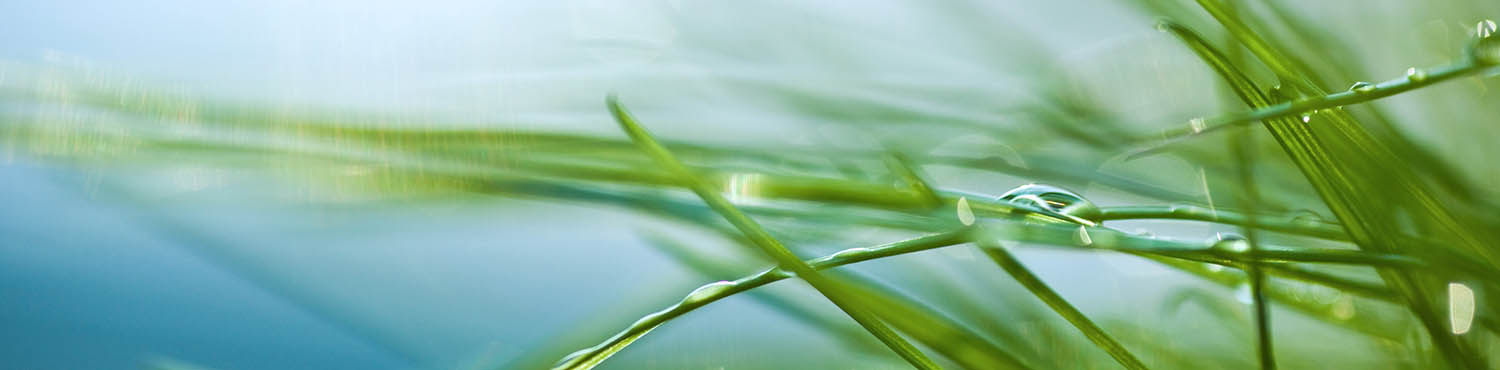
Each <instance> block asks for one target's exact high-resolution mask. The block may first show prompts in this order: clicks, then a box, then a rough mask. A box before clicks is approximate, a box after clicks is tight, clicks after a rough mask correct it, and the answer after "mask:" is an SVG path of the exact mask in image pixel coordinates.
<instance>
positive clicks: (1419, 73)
mask: <svg viewBox="0 0 1500 370" xmlns="http://www.w3.org/2000/svg"><path fill="white" fill-rule="evenodd" d="M1406 80H1407V81H1411V82H1422V81H1426V80H1427V71H1425V70H1422V69H1421V68H1417V67H1411V68H1407V69H1406Z"/></svg>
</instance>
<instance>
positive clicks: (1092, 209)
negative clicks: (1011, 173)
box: [1000, 184, 1104, 225]
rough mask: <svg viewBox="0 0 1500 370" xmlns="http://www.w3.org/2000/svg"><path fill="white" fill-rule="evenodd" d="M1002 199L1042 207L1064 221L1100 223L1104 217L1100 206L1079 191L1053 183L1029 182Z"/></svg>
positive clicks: (1089, 223) (1004, 195)
mask: <svg viewBox="0 0 1500 370" xmlns="http://www.w3.org/2000/svg"><path fill="white" fill-rule="evenodd" d="M1000 200H1002V201H1006V202H1010V203H1013V204H1021V205H1024V206H1030V207H1036V208H1040V209H1041V210H1043V211H1047V212H1049V213H1053V214H1050V215H1048V216H1051V217H1054V218H1061V219H1062V221H1068V222H1075V223H1080V224H1085V225H1094V224H1098V223H1099V222H1101V221H1102V220H1103V219H1104V213H1103V212H1102V211H1100V210H1099V206H1096V205H1094V202H1090V201H1089V200H1088V199H1083V197H1082V196H1079V195H1078V194H1077V193H1074V192H1071V191H1068V190H1066V189H1063V188H1059V187H1056V186H1051V185H1043V184H1027V185H1021V186H1020V187H1017V188H1015V189H1011V190H1010V191H1007V192H1005V194H1001V195H1000Z"/></svg>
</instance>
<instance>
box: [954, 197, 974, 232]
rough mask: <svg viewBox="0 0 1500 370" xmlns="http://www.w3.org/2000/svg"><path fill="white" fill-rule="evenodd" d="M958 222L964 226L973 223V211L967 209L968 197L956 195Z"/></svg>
mask: <svg viewBox="0 0 1500 370" xmlns="http://www.w3.org/2000/svg"><path fill="white" fill-rule="evenodd" d="M958 222H960V223H963V224H964V226H969V225H973V224H974V211H973V210H971V209H969V198H965V197H958Z"/></svg>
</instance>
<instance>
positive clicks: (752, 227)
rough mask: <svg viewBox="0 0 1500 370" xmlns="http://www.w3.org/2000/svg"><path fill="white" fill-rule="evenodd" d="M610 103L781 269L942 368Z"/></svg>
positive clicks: (919, 361) (917, 361) (665, 163)
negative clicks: (704, 180)
mask: <svg viewBox="0 0 1500 370" xmlns="http://www.w3.org/2000/svg"><path fill="white" fill-rule="evenodd" d="M607 103H608V106H609V109H610V113H612V114H613V115H614V117H615V120H617V121H619V123H620V126H621V128H623V129H624V130H625V132H626V133H627V134H629V135H630V138H631V140H633V141H635V142H636V144H638V145H640V146H641V149H642V150H643V151H645V152H646V154H647V155H649V156H651V157H652V158H653V159H655V160H656V161H657V162H658V164H660V165H661V166H662V167H664V168H666V169H667V170H668V172H670V173H672V174H674V175H676V176H678V177H679V178H680V179H682V180H683V181H684V182H686V183H687V186H688V188H689V189H690V190H692V191H693V192H694V193H696V194H698V197H699V198H702V199H703V201H704V202H705V203H708V205H709V207H710V208H713V209H714V211H717V212H718V213H719V214H720V215H722V216H723V217H724V218H725V219H726V220H728V221H729V223H730V224H732V225H734V227H735V228H737V229H739V230H740V231H741V232H743V233H745V236H746V237H748V238H749V240H750V242H751V243H753V244H754V245H755V246H756V247H759V248H760V249H761V252H762V253H765V254H766V255H767V256H769V257H770V258H771V259H772V260H774V261H776V263H777V264H778V265H780V266H781V267H783V268H786V269H787V270H789V271H791V272H792V273H794V274H796V275H797V277H799V278H801V279H803V280H804V281H807V283H808V284H809V285H812V286H813V288H814V289H817V290H818V292H820V293H822V294H823V295H824V296H825V297H827V298H828V300H829V301H831V302H833V304H834V305H836V306H838V307H839V309H841V310H843V311H844V312H845V313H847V314H848V315H849V317H850V318H853V319H854V321H856V322H858V323H859V324H860V326H863V327H864V328H865V329H866V330H868V331H869V332H870V334H872V335H874V336H875V337H876V338H877V339H880V341H881V342H882V343H885V345H886V346H887V347H890V348H891V350H892V351H895V352H896V354H898V355H900V356H901V358H903V359H905V360H906V361H907V362H908V363H911V364H912V366H915V367H917V368H920V369H936V368H938V365H937V363H935V362H933V361H932V360H931V359H929V358H927V356H926V355H923V354H922V353H921V351H919V350H917V348H916V347H914V346H912V345H911V343H907V342H906V340H905V339H903V338H901V336H900V335H898V334H896V332H895V331H893V330H891V329H890V327H888V326H886V325H885V324H884V323H882V322H881V321H880V319H879V318H877V317H875V315H874V314H873V313H871V312H870V311H868V310H867V309H866V308H864V307H861V306H860V305H859V299H858V297H856V296H854V295H852V294H851V293H850V292H849V291H848V290H846V289H845V288H843V287H841V286H839V283H838V282H837V281H834V280H832V279H829V278H827V277H824V276H823V275H822V274H819V273H818V272H817V270H814V269H813V268H812V267H811V266H809V265H808V264H807V263H806V262H803V261H802V260H801V259H799V258H798V257H797V256H796V255H795V254H792V252H791V251H790V250H788V249H787V248H786V247H785V246H783V245H781V242H780V241H777V240H776V239H775V238H773V237H771V234H769V233H767V232H766V231H765V229H763V228H761V226H760V224H759V223H756V222H755V221H754V220H751V219H750V217H749V216H746V215H745V214H744V213H743V212H740V210H739V209H738V208H736V207H735V206H734V204H732V203H730V202H729V200H728V199H725V198H724V196H723V195H721V194H719V190H718V189H715V188H713V187H710V186H709V185H708V183H705V182H703V181H702V180H700V179H699V178H698V176H697V175H696V174H694V173H693V172H692V171H691V170H689V169H688V168H687V167H686V166H685V165H683V164H682V163H681V162H679V161H678V160H677V158H676V157H674V156H672V154H671V152H668V151H667V149H666V148H665V147H663V146H661V144H659V143H657V142H656V139H655V138H653V137H652V136H651V134H649V133H647V132H646V130H645V129H644V128H642V127H641V126H640V125H639V124H637V123H636V122H635V118H634V117H632V116H630V114H629V113H628V112H626V111H625V108H624V107H623V106H621V105H620V103H619V100H618V99H617V98H615V97H614V96H613V95H611V96H610V97H609V99H607Z"/></svg>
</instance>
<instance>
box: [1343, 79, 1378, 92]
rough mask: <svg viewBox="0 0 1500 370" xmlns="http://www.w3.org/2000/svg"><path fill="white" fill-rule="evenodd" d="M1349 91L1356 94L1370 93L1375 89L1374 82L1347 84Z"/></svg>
mask: <svg viewBox="0 0 1500 370" xmlns="http://www.w3.org/2000/svg"><path fill="white" fill-rule="evenodd" d="M1349 91H1353V92H1354V93H1356V94H1366V93H1370V92H1373V91H1375V84H1372V83H1369V82H1365V81H1360V82H1355V83H1354V85H1352V86H1349Z"/></svg>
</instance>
